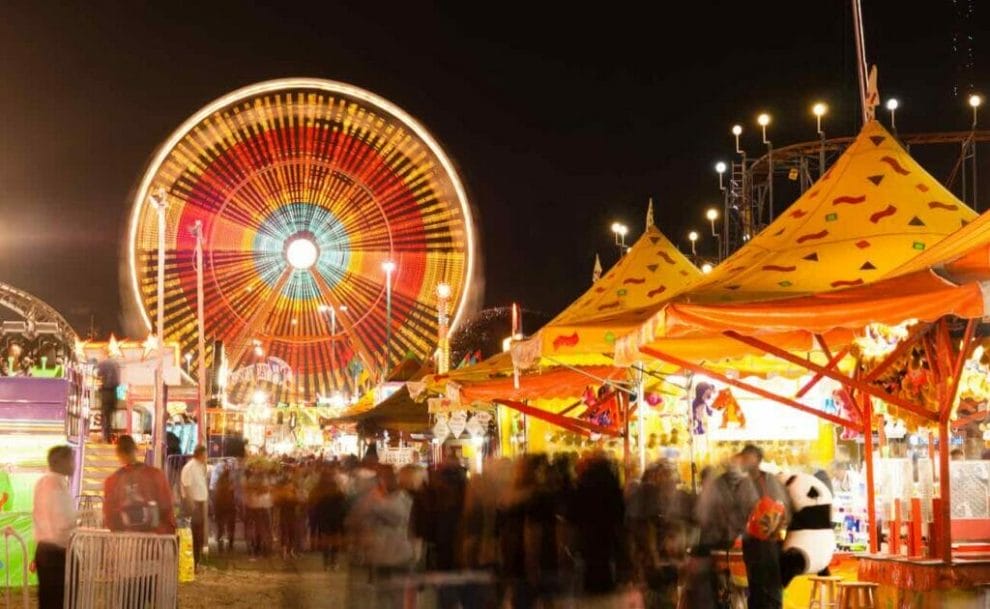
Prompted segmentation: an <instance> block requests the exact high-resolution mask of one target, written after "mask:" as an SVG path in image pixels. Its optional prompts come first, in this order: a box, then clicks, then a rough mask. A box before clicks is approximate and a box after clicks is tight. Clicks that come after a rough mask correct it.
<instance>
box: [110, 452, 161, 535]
mask: <svg viewBox="0 0 990 609" xmlns="http://www.w3.org/2000/svg"><path fill="white" fill-rule="evenodd" d="M151 471H152V470H151V469H149V468H148V467H147V466H145V465H142V464H140V463H138V464H135V465H131V466H128V467H126V468H124V469H123V470H121V472H120V479H119V480H118V483H117V488H116V491H115V493H116V495H117V498H118V501H117V505H119V506H120V515H119V517H118V524H119V526H120V529H121V530H124V531H133V532H139V533H149V532H153V531H155V530H157V529H158V526H159V525H160V524H161V512H160V508H159V506H158V502H157V501H156V499H155V494H156V492H155V481H154V480H153V479H152V478H151V477H150V476H149V475H148V474H150V473H151Z"/></svg>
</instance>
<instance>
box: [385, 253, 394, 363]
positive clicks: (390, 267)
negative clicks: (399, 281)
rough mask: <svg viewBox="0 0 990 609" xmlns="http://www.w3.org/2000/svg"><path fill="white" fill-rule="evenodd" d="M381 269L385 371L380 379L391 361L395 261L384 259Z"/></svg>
mask: <svg viewBox="0 0 990 609" xmlns="http://www.w3.org/2000/svg"><path fill="white" fill-rule="evenodd" d="M382 270H383V271H385V372H384V374H383V375H382V381H383V382H384V381H385V379H387V378H388V374H389V372H390V368H391V363H392V273H394V272H395V263H394V262H392V261H391V260H386V261H385V262H383V263H382Z"/></svg>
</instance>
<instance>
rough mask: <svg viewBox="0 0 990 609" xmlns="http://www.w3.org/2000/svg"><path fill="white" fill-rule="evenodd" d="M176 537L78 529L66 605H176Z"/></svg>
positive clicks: (128, 608) (97, 608) (138, 608)
mask: <svg viewBox="0 0 990 609" xmlns="http://www.w3.org/2000/svg"><path fill="white" fill-rule="evenodd" d="M178 553H179V548H178V544H177V542H176V538H175V535H153V534H148V533H111V532H109V531H98V530H91V529H80V530H79V531H78V532H76V533H75V535H73V536H72V541H71V542H70V543H69V551H68V556H67V557H66V570H65V593H66V604H65V607H66V609H175V607H176V603H177V601H178V598H177V595H178V565H179V556H178Z"/></svg>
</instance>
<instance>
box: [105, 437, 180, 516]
mask: <svg viewBox="0 0 990 609" xmlns="http://www.w3.org/2000/svg"><path fill="white" fill-rule="evenodd" d="M116 452H117V460H118V461H120V465H121V467H120V469H118V470H117V471H115V472H114V473H113V474H111V475H110V477H109V478H107V479H106V481H104V483H103V520H104V522H105V523H106V526H107V528H109V529H110V530H111V531H114V532H124V533H128V532H129V533H159V534H164V535H170V534H174V533H175V509H174V507H173V505H172V491H171V489H170V488H169V485H168V480H167V479H166V478H165V474H164V473H163V472H162V470H160V469H158V468H157V467H152V466H150V465H145V464H143V463H139V462H138V460H137V444H135V442H134V438H132V437H131V436H126V435H125V436H120V438H119V439H118V440H117V447H116Z"/></svg>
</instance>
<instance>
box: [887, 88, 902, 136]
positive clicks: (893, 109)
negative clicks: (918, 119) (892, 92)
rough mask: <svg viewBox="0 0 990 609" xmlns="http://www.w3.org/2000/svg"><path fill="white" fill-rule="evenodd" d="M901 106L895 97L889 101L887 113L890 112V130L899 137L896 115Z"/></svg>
mask: <svg viewBox="0 0 990 609" xmlns="http://www.w3.org/2000/svg"><path fill="white" fill-rule="evenodd" d="M899 105H900V103H898V101H897V100H896V99H895V98H893V97H891V98H890V99H888V100H887V111H888V112H890V130H891V131H893V132H894V135H897V121H896V118H897V117H896V113H897V106H899Z"/></svg>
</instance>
